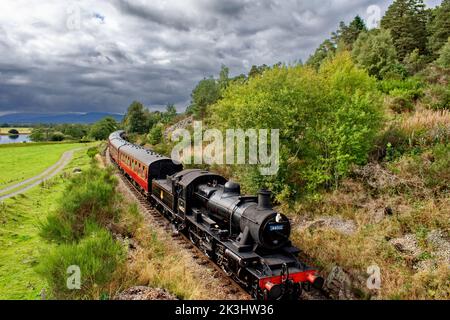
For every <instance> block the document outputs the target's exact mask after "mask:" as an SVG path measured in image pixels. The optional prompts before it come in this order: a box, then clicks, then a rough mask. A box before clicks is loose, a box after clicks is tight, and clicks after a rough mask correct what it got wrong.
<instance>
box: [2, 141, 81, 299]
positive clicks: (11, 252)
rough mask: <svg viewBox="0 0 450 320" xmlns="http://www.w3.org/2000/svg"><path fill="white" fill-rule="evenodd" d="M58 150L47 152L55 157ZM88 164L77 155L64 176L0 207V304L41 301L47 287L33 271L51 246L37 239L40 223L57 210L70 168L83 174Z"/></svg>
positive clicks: (55, 178)
mask: <svg viewBox="0 0 450 320" xmlns="http://www.w3.org/2000/svg"><path fill="white" fill-rule="evenodd" d="M59 147H60V148H61V147H62V146H59ZM60 148H57V149H56V150H57V151H55V150H54V149H48V150H53V153H56V152H60V151H61V150H60ZM72 148H73V145H72ZM26 149H27V148H25V149H24V150H23V151H25V150H26ZM69 149H70V148H69ZM0 150H1V151H4V150H2V149H0ZM45 150H47V149H45ZM66 150H67V149H66ZM89 163H90V158H89V157H88V156H87V154H86V150H81V151H77V152H76V153H75V154H74V157H73V159H72V161H71V162H70V163H69V165H68V166H67V167H66V168H65V169H64V172H62V173H61V174H58V175H57V176H56V177H54V178H53V179H51V180H49V181H47V182H45V183H44V184H41V185H39V186H37V187H35V188H33V189H32V190H30V191H29V192H27V193H25V194H23V195H19V196H16V197H14V198H11V199H8V200H5V201H4V202H3V203H0V248H1V250H0V300H2V299H40V298H41V292H42V289H43V288H45V287H46V283H45V282H44V281H43V280H42V279H41V278H40V277H39V276H38V275H37V274H36V273H35V270H34V267H35V265H36V264H37V263H38V257H39V252H41V251H42V250H44V249H46V248H49V247H50V246H51V245H52V244H49V243H46V242H43V241H42V239H41V238H40V237H39V236H38V228H39V222H41V221H43V220H44V219H45V218H46V217H47V215H48V214H49V213H51V212H52V210H54V209H55V208H56V206H57V200H58V198H59V197H60V196H61V193H62V191H63V189H64V186H65V184H66V181H67V176H68V175H70V174H71V172H72V171H73V168H75V167H79V168H81V169H82V170H84V169H87V168H88V167H89ZM2 165H3V163H2ZM2 173H3V171H2Z"/></svg>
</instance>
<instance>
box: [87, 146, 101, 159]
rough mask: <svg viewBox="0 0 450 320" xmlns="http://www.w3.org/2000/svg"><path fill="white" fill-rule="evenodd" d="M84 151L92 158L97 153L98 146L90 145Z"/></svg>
mask: <svg viewBox="0 0 450 320" xmlns="http://www.w3.org/2000/svg"><path fill="white" fill-rule="evenodd" d="M86 153H87V155H88V156H89V158H91V159H93V158H94V157H95V156H96V155H97V154H98V153H99V150H98V147H91V148H89V149H88V150H87V151H86Z"/></svg>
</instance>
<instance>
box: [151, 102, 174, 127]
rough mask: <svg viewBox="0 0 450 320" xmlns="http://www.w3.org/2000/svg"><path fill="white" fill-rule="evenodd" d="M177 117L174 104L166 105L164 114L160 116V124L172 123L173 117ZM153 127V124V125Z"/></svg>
mask: <svg viewBox="0 0 450 320" xmlns="http://www.w3.org/2000/svg"><path fill="white" fill-rule="evenodd" d="M176 116H177V109H176V108H175V105H174V104H170V103H169V104H168V105H167V106H166V112H164V113H163V114H162V119H161V121H162V123H165V124H168V123H171V122H172V121H173V119H175V117H176ZM153 125H155V124H153Z"/></svg>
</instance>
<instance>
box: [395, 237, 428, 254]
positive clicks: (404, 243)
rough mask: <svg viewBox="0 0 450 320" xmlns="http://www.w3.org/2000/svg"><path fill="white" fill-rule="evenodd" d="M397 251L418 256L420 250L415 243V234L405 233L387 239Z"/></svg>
mask: <svg viewBox="0 0 450 320" xmlns="http://www.w3.org/2000/svg"><path fill="white" fill-rule="evenodd" d="M389 243H390V244H392V245H393V246H394V248H395V249H397V250H398V251H399V252H401V253H403V254H405V255H410V256H413V257H418V256H419V255H420V254H421V250H420V248H419V246H418V245H417V239H416V236H415V235H413V234H407V235H405V236H404V237H402V238H396V239H392V240H390V241H389Z"/></svg>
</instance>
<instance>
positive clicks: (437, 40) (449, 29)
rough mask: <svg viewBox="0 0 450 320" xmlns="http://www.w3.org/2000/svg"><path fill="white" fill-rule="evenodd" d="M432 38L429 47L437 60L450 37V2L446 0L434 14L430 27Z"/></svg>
mask: <svg viewBox="0 0 450 320" xmlns="http://www.w3.org/2000/svg"><path fill="white" fill-rule="evenodd" d="M428 30H429V32H430V38H429V41H428V47H429V49H430V51H431V53H432V54H433V56H434V57H435V58H436V57H437V56H438V55H439V51H440V50H441V48H442V47H443V46H444V45H445V44H446V43H447V39H448V38H449V37H450V0H444V1H443V2H442V3H441V5H440V6H439V7H437V8H436V9H435V10H434V12H433V20H432V21H431V22H430V24H429V26H428Z"/></svg>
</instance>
